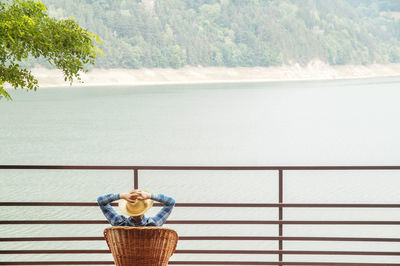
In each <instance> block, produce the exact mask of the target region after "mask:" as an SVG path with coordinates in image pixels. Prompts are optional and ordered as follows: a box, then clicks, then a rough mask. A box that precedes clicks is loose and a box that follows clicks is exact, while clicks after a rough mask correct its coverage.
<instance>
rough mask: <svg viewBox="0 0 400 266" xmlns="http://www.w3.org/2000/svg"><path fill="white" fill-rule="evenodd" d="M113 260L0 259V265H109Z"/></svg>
mask: <svg viewBox="0 0 400 266" xmlns="http://www.w3.org/2000/svg"><path fill="white" fill-rule="evenodd" d="M109 264H115V263H114V262H113V261H0V265H109Z"/></svg>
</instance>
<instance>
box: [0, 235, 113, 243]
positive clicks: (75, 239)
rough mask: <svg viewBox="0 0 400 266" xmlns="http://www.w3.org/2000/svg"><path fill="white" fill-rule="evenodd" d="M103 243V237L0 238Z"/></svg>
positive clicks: (3, 240) (11, 240)
mask: <svg viewBox="0 0 400 266" xmlns="http://www.w3.org/2000/svg"><path fill="white" fill-rule="evenodd" d="M100 240H101V241H104V240H105V239H104V237H102V236H99V237H1V238H0V242H22V241H26V242H38V241H39V242H41V241H100Z"/></svg>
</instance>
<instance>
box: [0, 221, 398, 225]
mask: <svg viewBox="0 0 400 266" xmlns="http://www.w3.org/2000/svg"><path fill="white" fill-rule="evenodd" d="M166 223H167V224H304V225H317V224H319V225H352V224H357V225H400V221H285V220H279V221H273V220H272V221H248V220H247V221H244V220H170V221H167V222H166ZM0 224H108V221H106V220H2V221H0Z"/></svg>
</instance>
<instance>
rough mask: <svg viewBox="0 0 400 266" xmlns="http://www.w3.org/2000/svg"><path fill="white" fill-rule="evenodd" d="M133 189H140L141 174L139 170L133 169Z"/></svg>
mask: <svg viewBox="0 0 400 266" xmlns="http://www.w3.org/2000/svg"><path fill="white" fill-rule="evenodd" d="M133 188H134V189H138V188H139V172H138V169H137V168H135V169H133Z"/></svg>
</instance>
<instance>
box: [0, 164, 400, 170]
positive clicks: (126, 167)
mask: <svg viewBox="0 0 400 266" xmlns="http://www.w3.org/2000/svg"><path fill="white" fill-rule="evenodd" d="M0 169H21V170H22V169H48V170H63V169H64V170H400V166H396V165H376V166H362V165H361V166H150V165H149V166H135V165H0Z"/></svg>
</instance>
